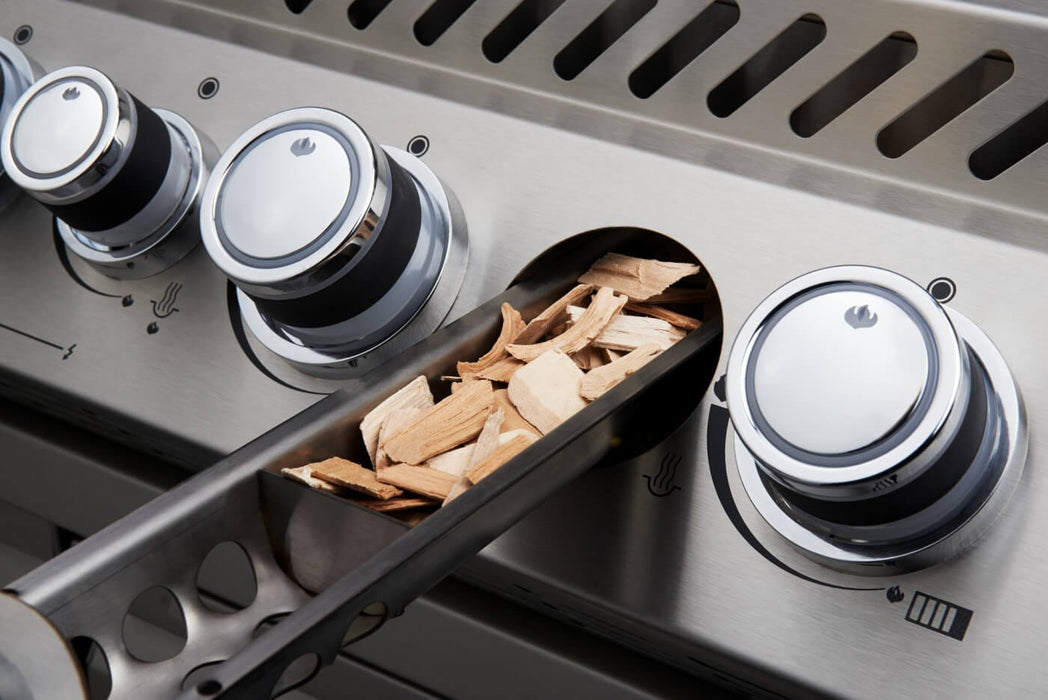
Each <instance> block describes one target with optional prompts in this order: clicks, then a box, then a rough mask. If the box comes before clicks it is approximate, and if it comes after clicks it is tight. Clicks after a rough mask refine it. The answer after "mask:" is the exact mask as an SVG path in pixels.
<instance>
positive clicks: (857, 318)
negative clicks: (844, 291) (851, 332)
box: [844, 304, 877, 328]
mask: <svg viewBox="0 0 1048 700" xmlns="http://www.w3.org/2000/svg"><path fill="white" fill-rule="evenodd" d="M844 320H845V321H846V322H847V323H848V325H849V326H851V327H852V328H872V327H873V326H875V325H877V314H875V313H872V312H871V311H870V307H869V306H867V305H866V304H863V305H862V306H853V307H851V308H850V309H848V310H847V311H846V312H845V313H844Z"/></svg>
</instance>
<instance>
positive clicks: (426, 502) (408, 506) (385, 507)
mask: <svg viewBox="0 0 1048 700" xmlns="http://www.w3.org/2000/svg"><path fill="white" fill-rule="evenodd" d="M355 503H357V504H359V505H362V506H364V507H365V508H367V509H369V510H373V511H375V512H378V513H393V512H396V511H400V510H412V509H414V508H427V507H429V506H433V505H436V502H435V501H434V500H433V499H432V498H426V497H425V496H403V497H401V498H391V499H389V500H388V501H363V500H361V501H355Z"/></svg>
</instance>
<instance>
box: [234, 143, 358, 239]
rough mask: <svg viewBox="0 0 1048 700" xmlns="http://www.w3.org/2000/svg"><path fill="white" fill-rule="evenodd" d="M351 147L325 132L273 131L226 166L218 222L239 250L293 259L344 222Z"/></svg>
mask: <svg viewBox="0 0 1048 700" xmlns="http://www.w3.org/2000/svg"><path fill="white" fill-rule="evenodd" d="M347 148H348V144H347V143H346V142H345V140H344V139H340V138H339V137H337V136H336V135H335V134H334V133H332V132H331V131H330V130H328V129H324V128H322V127H319V126H315V127H309V126H304V127H298V128H290V129H285V130H281V131H275V132H271V133H269V134H266V135H265V136H263V137H261V138H259V139H258V140H257V141H255V142H254V143H253V144H252V145H251V146H250V147H249V148H247V149H246V150H245V151H243V152H242V153H241V154H240V155H239V156H238V157H237V158H236V160H235V161H233V163H232V165H231V166H230V168H229V171H228V172H227V174H226V178H225V184H224V186H223V188H222V190H221V192H220V193H219V196H218V202H217V205H216V209H217V211H216V224H217V226H218V228H219V231H220V233H221V234H223V235H224V236H225V239H226V242H227V244H228V245H229V246H230V247H231V248H233V249H235V250H236V251H237V252H239V253H241V254H243V255H245V256H247V257H250V258H258V259H263V260H276V259H281V258H285V259H286V258H289V257H291V256H293V255H294V254H295V253H297V252H299V251H301V250H303V249H305V248H307V247H308V246H309V245H310V244H312V243H314V242H315V241H318V240H321V239H323V238H325V237H326V236H327V235H328V234H329V233H331V232H332V231H333V230H334V229H336V228H337V227H338V226H340V225H341V224H342V222H343V221H344V219H345V217H346V215H347V213H348V208H349V205H350V204H352V202H351V201H350V195H351V193H352V183H353V172H352V164H351V161H350V155H349V152H348V151H347Z"/></svg>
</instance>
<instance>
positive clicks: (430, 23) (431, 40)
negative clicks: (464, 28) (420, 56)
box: [415, 0, 475, 46]
mask: <svg viewBox="0 0 1048 700" xmlns="http://www.w3.org/2000/svg"><path fill="white" fill-rule="evenodd" d="M474 2H475V0H437V1H436V2H435V3H433V4H432V5H430V6H429V9H427V10H426V11H425V12H423V13H422V16H421V17H419V18H418V21H417V22H415V38H416V39H418V43H420V44H422V45H423V46H432V45H433V44H435V43H436V41H437V39H439V38H440V37H442V36H443V35H444V32H446V31H447V30H448V29H450V28H451V25H453V24H454V23H455V22H458V20H459V17H461V16H462V15H463V14H465V12H466V10H468V9H469V8H470V7H471V6H472V5H473V3H474Z"/></svg>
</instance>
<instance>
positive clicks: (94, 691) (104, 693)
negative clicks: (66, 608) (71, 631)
mask: <svg viewBox="0 0 1048 700" xmlns="http://www.w3.org/2000/svg"><path fill="white" fill-rule="evenodd" d="M69 645H70V646H71V647H72V648H73V653H74V654H75V655H76V658H77V660H78V661H79V662H80V670H82V671H83V673H84V681H85V685H86V686H87V697H88V698H90V700H106V698H108V697H109V693H110V692H111V691H112V690H113V675H112V673H111V672H110V670H109V660H108V659H107V658H106V653H105V652H104V651H103V650H102V647H101V645H99V643H98V642H96V641H95V640H93V639H91V638H90V637H73V638H72V639H71V640H69Z"/></svg>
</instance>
